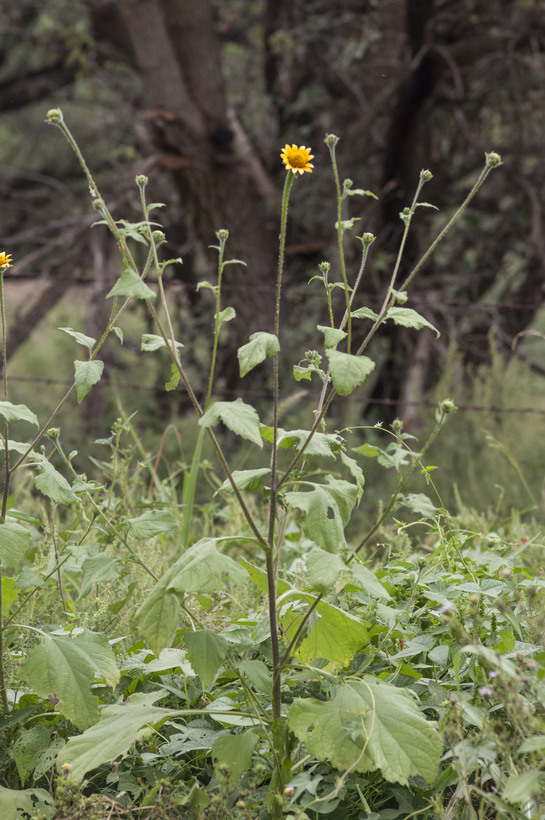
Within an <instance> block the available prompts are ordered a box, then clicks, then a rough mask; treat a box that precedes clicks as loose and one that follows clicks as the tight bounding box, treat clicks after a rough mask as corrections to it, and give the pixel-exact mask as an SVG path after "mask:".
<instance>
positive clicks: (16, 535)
mask: <svg viewBox="0 0 545 820" xmlns="http://www.w3.org/2000/svg"><path fill="white" fill-rule="evenodd" d="M29 546H30V532H29V531H28V530H27V529H26V528H25V527H23V526H22V525H21V524H17V522H16V521H13V520H11V519H9V518H8V519H6V521H4V523H3V524H0V564H2V565H3V566H4V567H9V566H13V565H14V564H18V563H19V562H20V561H21V558H22V557H23V556H24V554H25V550H26V549H28V547H29Z"/></svg>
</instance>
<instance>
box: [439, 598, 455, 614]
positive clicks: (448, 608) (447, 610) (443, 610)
mask: <svg viewBox="0 0 545 820" xmlns="http://www.w3.org/2000/svg"><path fill="white" fill-rule="evenodd" d="M453 607H454V604H453V603H452V601H445V603H444V604H443V606H440V607H439V609H438V610H437V614H438V615H452V609H453Z"/></svg>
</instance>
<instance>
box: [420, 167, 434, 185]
mask: <svg viewBox="0 0 545 820" xmlns="http://www.w3.org/2000/svg"><path fill="white" fill-rule="evenodd" d="M420 179H421V180H422V182H429V181H430V180H432V179H433V174H432V172H431V171H428V170H427V169H424V168H423V169H422V170H421V171H420Z"/></svg>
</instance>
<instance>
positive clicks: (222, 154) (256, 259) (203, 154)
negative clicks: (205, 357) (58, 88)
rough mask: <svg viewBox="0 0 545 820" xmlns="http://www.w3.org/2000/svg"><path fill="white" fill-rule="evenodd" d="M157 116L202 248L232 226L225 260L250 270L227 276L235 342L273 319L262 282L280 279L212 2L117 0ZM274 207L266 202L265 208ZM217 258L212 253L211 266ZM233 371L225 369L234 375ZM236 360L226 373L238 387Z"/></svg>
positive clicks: (151, 118) (158, 136)
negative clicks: (228, 95) (227, 90)
mask: <svg viewBox="0 0 545 820" xmlns="http://www.w3.org/2000/svg"><path fill="white" fill-rule="evenodd" d="M119 5H120V7H121V9H122V12H123V16H124V19H125V21H126V24H127V27H128V29H129V32H130V36H131V39H132V42H133V46H134V50H135V53H136V56H137V60H138V63H139V68H140V71H141V74H142V78H143V81H144V85H145V88H146V91H147V98H148V101H149V103H150V105H151V106H152V108H153V110H151V111H149V112H148V113H147V115H146V118H147V120H148V122H149V123H150V125H151V128H152V133H153V140H154V143H155V145H156V147H157V149H158V151H159V152H160V155H161V157H162V161H163V162H164V164H165V165H168V167H169V169H170V171H171V174H172V178H173V180H174V182H175V185H176V188H177V191H178V193H179V196H180V200H181V202H182V205H183V206H184V207H185V208H186V211H187V215H188V217H189V218H190V221H191V223H192V228H193V230H194V233H195V239H196V241H197V242H198V244H199V245H200V246H201V247H202V248H207V247H208V246H209V245H211V244H214V243H215V242H216V237H215V232H216V231H217V230H218V229H220V228H227V229H228V230H229V240H228V243H227V258H237V259H241V260H243V261H245V262H246V263H247V267H243V266H239V265H229V266H228V268H226V271H225V279H224V281H225V285H226V295H225V300H228V302H229V303H230V304H232V306H233V307H234V308H235V310H236V312H237V320H236V325H235V323H233V326H232V328H230V330H231V333H232V334H233V335H234V337H235V338H234V339H233V341H234V343H235V344H236V345H237V346H238V345H240V344H242V343H244V342H245V341H247V339H248V335H249V333H251V332H253V331H254V330H257V329H258V326H260V327H262V326H263V323H265V324H269V323H270V324H271V325H272V321H273V305H272V304H271V305H270V309H269V310H266V311H265V312H264V311H263V306H262V305H261V304H259V303H258V295H257V292H256V290H255V287H254V286H256V285H258V284H262V283H263V282H264V281H266V280H270V279H271V278H273V277H274V272H275V265H276V241H275V238H274V235H273V232H271V231H268V230H267V228H266V218H265V206H266V204H267V203H265V202H264V201H263V199H262V196H261V194H260V192H259V184H258V182H256V181H255V174H254V168H253V167H252V164H251V162H248V160H247V154H246V155H245V154H244V153H243V151H241V150H239V142H238V140H237V139H236V137H235V134H234V132H233V129H232V128H231V126H230V119H229V112H228V108H227V104H226V99H225V94H224V87H223V78H222V73H221V60H220V44H219V41H218V38H217V36H216V31H215V28H214V19H213V9H212V6H211V4H210V2H209V0H200V1H199V2H198V3H188V2H178V0H176V1H175V0H119ZM269 205H270V203H269ZM213 265H215V260H214V259H213V257H211V266H213ZM229 370H231V371H232V372H231V373H229V372H228V371H229ZM235 372H236V362H235V361H233V362H232V363H231V364H228V363H225V364H224V366H223V374H224V375H227V376H228V377H229V381H230V382H231V384H232V382H233V378H234V375H235Z"/></svg>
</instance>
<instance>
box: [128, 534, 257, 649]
mask: <svg viewBox="0 0 545 820" xmlns="http://www.w3.org/2000/svg"><path fill="white" fill-rule="evenodd" d="M215 540H216V539H206V538H205V539H202V540H201V541H198V542H197V543H196V544H194V545H193V546H192V547H191V548H190V549H188V550H187V551H186V552H185V553H184V554H183V555H182V556H180V558H178V560H177V561H176V562H175V563H174V564H173V565H172V566H171V567H170V569H168V570H167V572H165V574H164V575H163V577H162V578H160V579H159V581H158V582H157V583H156V584H155V586H154V587H153V589H152V591H151V592H150V594H149V595H148V597H147V598H146V599H145V601H144V603H143V604H142V606H141V608H140V612H139V614H138V622H139V624H140V628H141V630H142V633H143V635H144V638H145V639H146V641H147V642H148V644H149V645H150V647H151V649H152V650H153V652H154V654H155V655H159V654H160V652H161V650H162V649H164V648H165V647H166V646H167V645H168V643H169V641H170V639H171V637H172V635H173V633H174V631H175V630H176V627H177V626H178V609H179V604H178V599H177V597H176V596H183V595H185V594H189V593H199V592H216V591H217V590H220V589H223V588H224V586H225V580H226V577H229V578H230V580H231V581H232V582H233V583H240V582H242V580H243V579H244V578H245V577H246V572H245V570H244V569H243V568H242V567H241V566H240V564H238V563H237V562H236V561H233V559H232V558H229V556H228V555H223V554H222V553H219V552H218V551H217V549H216V547H215Z"/></svg>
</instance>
